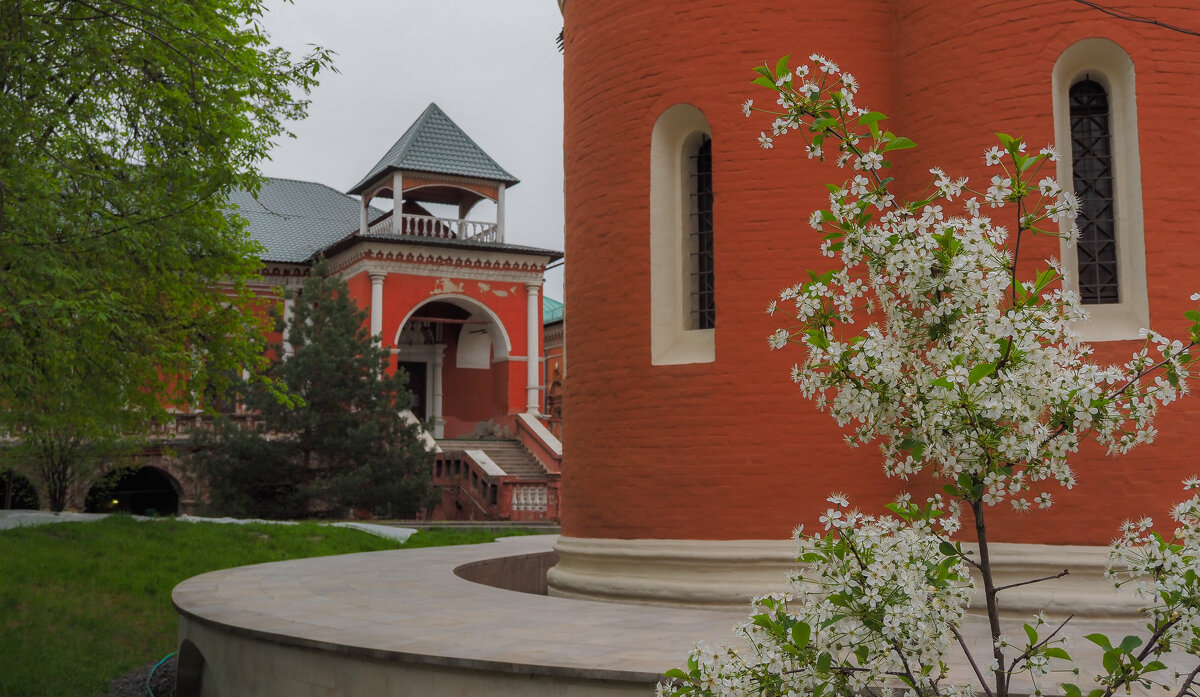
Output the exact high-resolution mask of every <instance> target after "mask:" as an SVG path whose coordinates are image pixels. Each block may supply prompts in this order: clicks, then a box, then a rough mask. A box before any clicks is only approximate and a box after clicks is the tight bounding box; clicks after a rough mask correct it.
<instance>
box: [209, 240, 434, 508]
mask: <svg viewBox="0 0 1200 697" xmlns="http://www.w3.org/2000/svg"><path fill="white" fill-rule="evenodd" d="M326 273H327V271H326V269H325V267H324V265H323V264H318V265H317V267H316V268H314V270H313V274H312V276H311V277H310V278H309V279H308V280H307V281H306V282H305V284H304V288H303V290H302V292H301V293H300V294H299V296H298V297H297V298H296V304H295V311H294V313H293V316H292V318H291V322H290V325H289V327H288V340H289V343H290V345H291V351H290V355H286V356H285V353H284V347H277V348H276V355H277V356H279V357H281V358H282V360H277V361H275V362H273V363H272V365H271V366H270V368H269V369H268V371H267V373H268V374H267V377H269V378H271V379H272V380H273V381H275V383H276V384H278V385H280V386H282V387H284V388H285V389H286V390H287V391H288V393H289V394H291V395H294V396H295V397H298V398H299V400H302V404H299V405H298V406H290V405H288V404H286V403H283V402H281V401H280V400H279V399H277V397H276V396H275V395H273V394H271V393H270V392H269V391H268V390H266V389H263V388H262V387H261V385H262V384H263V383H264V381H262V380H254V381H249V382H247V383H246V384H245V385H244V386H243V389H244V395H245V396H244V399H245V402H246V406H247V407H248V408H250V409H251V410H253V411H255V412H257V413H258V415H259V417H260V418H259V420H260V424H259V427H258V428H256V429H244V428H238V427H237V426H236V425H235V424H233V423H232V422H231V421H228V420H223V421H221V422H219V423H218V425H217V427H216V428H215V429H214V434H215V435H214V437H213V439H211V440H209V441H208V442H205V443H202V444H201V445H202V447H201V449H200V450H199V451H198V455H197V457H196V461H197V463H198V464H199V467H200V471H201V474H202V476H204V478H205V479H206V480H207V482H208V485H209V490H210V494H211V498H212V508H213V510H214V511H218V512H222V513H228V514H236V515H255V516H261V517H270V518H285V517H301V516H312V515H329V516H335V517H341V516H345V515H347V514H348V513H349V512H350V510H351V509H354V508H365V509H368V510H370V511H372V512H373V513H375V514H376V515H382V516H387V517H412V516H414V515H416V514H417V513H418V512H420V511H421V510H422V509H424V508H426V507H428V506H430V505H432V504H433V503H434V501H435V500H436V491H435V489H434V487H433V481H432V460H433V455H432V453H431V452H429V451H428V450H426V447H425V443H424V441H423V440H422V438H421V435H422V434H421V430H420V428H419V427H418V426H417V424H415V423H413V422H411V421H409V420H406V418H405V416H404V414H403V412H404V410H406V409H407V408H408V406H409V403H410V401H411V395H410V394H409V392H408V390H407V382H408V378H407V375H405V374H404V372H403V371H397V372H396V373H394V374H388V373H387V372H386V370H387V367H388V362H389V360H390V359H391V355H390V352H388V351H387V350H386V349H382V348H380V347H379V346H378V345H377V343H376V342H375V340H374V339H373V338H372V337H371V336H370V335H369V334H368V333H367V329H366V327H365V325H366V321H367V313H366V311H365V310H363V309H361V308H359V307H358V306H357V305H356V304H355V302H354V301H353V300H352V299H351V298H350V297H349V293H348V290H347V288H346V284H345V282H344V281H342V280H341V279H339V278H336V277H327V276H326ZM299 400H298V401H299Z"/></svg>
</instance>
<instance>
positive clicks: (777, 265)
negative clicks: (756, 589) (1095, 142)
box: [562, 0, 1200, 544]
mask: <svg viewBox="0 0 1200 697" xmlns="http://www.w3.org/2000/svg"><path fill="white" fill-rule="evenodd" d="M1122 9H1127V10H1130V11H1133V12H1135V13H1138V14H1143V15H1150V16H1153V17H1155V18H1156V19H1158V20H1160V21H1162V22H1165V23H1170V24H1176V25H1182V26H1190V27H1193V28H1200V16H1198V14H1197V13H1196V11H1195V10H1194V8H1193V7H1191V6H1190V5H1189V4H1188V3H1185V2H1182V1H1179V0H1177V1H1176V2H1173V3H1159V2H1148V1H1138V2H1126V3H1123V4H1122ZM564 19H565V40H566V47H565V51H564V60H565V64H564V96H565V139H564V147H565V176H566V182H565V190H566V230H567V238H566V254H567V256H568V257H569V258H572V259H576V260H587V262H586V263H582V262H579V263H575V264H573V265H572V268H571V272H570V273H569V274H568V275H567V277H566V304H567V306H568V307H570V308H571V318H572V325H571V326H572V332H571V371H570V374H569V377H568V380H567V390H568V391H569V392H570V394H571V399H570V400H567V401H566V402H565V405H564V408H565V417H564V418H565V421H566V422H567V423H569V424H570V429H571V438H570V439H569V441H568V442H566V443H565V453H564V464H563V472H564V475H563V485H562V486H563V496H564V498H565V500H567V501H569V505H568V506H567V507H565V508H564V511H563V533H564V534H565V535H568V536H574V537H609V538H677V539H747V538H783V537H786V536H787V535H788V534H789V532H790V531H791V530H792V528H793V527H794V526H795V525H796V524H798V523H806V524H808V525H809V526H810V527H811V526H813V525H815V524H816V523H817V521H816V518H817V516H818V514H819V512H820V511H822V510H824V508H825V497H826V496H828V495H829V493H830V492H832V491H846V492H847V493H849V494H850V495H851V496H852V499H853V501H854V503H855V504H856V505H858V506H859V507H861V508H863V509H865V510H869V511H876V510H879V509H880V506H881V505H882V504H883V503H885V502H887V501H889V500H891V499H892V498H893V497H894V496H895V495H896V494H897V493H899V492H900V491H901V490H903V489H904V488H905V484H904V483H903V482H900V481H897V480H889V479H886V478H885V477H884V476H883V474H882V468H881V466H880V458H879V456H878V453H877V451H876V450H874V449H873V448H871V447H864V448H860V449H851V448H849V447H847V446H846V445H844V444H843V442H842V439H841V433H840V432H839V430H838V429H837V427H836V424H835V423H834V422H833V421H832V419H830V418H829V416H828V415H825V414H820V413H818V412H817V411H816V410H815V409H814V408H813V407H812V406H811V405H810V404H809V403H808V402H807V401H805V400H804V399H802V398H801V397H800V395H799V394H798V393H797V392H796V391H795V389H794V388H793V386H792V385H791V382H790V380H789V379H788V374H789V369H790V367H791V365H792V364H793V363H794V362H796V361H798V360H800V358H801V355H800V353H799V352H798V351H799V349H794V350H792V351H780V352H770V351H768V349H767V343H766V337H767V335H768V334H770V333H771V332H772V331H773V330H774V329H776V325H777V322H776V320H773V319H771V318H769V317H768V316H767V315H766V314H765V312H764V309H765V307H766V304H767V302H768V301H770V300H771V299H773V298H775V297H777V295H778V292H779V290H780V289H781V288H783V287H784V286H787V285H790V284H792V283H795V282H798V281H800V280H801V279H802V278H803V277H804V272H805V270H807V269H810V268H813V269H825V268H828V267H829V266H830V262H829V261H828V260H826V259H823V258H821V257H820V255H819V253H818V251H817V245H818V243H819V239H818V238H817V237H816V235H815V234H814V233H813V232H812V231H811V229H810V228H809V227H808V225H807V217H808V214H809V212H810V211H811V210H813V209H814V208H818V207H821V206H822V205H823V204H824V197H825V194H824V191H825V189H824V184H825V183H826V182H827V181H841V179H842V178H843V177H844V174H845V173H844V172H839V171H838V170H836V169H835V168H834V167H833V166H832V165H831V164H826V165H824V166H822V165H818V164H815V163H812V162H810V161H808V160H807V159H806V158H805V156H804V153H803V143H802V141H800V140H799V139H798V138H786V137H785V138H780V139H777V141H776V147H775V148H774V149H773V150H770V151H766V150H762V149H761V148H759V147H758V144H757V142H756V138H757V136H758V134H759V131H761V130H764V129H765V130H768V131H769V119H768V118H766V117H764V116H762V115H758V116H756V118H754V119H750V120H748V119H746V118H745V117H744V116H743V115H742V113H741V111H740V109H739V106H740V104H741V103H742V102H743V101H744V100H745V99H747V98H753V99H755V101H756V103H757V104H758V105H764V104H765V105H768V106H769V105H770V104H771V103H772V102H773V99H772V98H771V97H770V93H769V92H767V91H765V90H762V89H761V88H757V87H754V86H752V85H750V84H749V83H750V80H751V79H752V78H753V74H752V73H751V72H750V70H751V68H753V67H754V66H756V65H761V64H763V63H764V62H770V63H771V64H772V65H773V64H774V61H775V60H776V59H777V58H778V57H779V56H780V55H782V54H785V53H792V54H793V55H795V56H807V55H808V54H810V53H813V52H816V53H821V54H823V55H825V56H828V57H830V58H832V59H833V60H835V61H837V62H838V63H839V64H840V65H841V67H842V68H843V69H844V70H847V71H849V72H851V73H853V74H854V75H855V76H856V77H857V78H858V80H859V82H860V84H861V85H862V91H861V93H860V97H859V99H858V101H859V103H860V104H863V105H867V106H869V107H870V108H872V109H875V110H878V111H883V112H885V113H887V114H888V115H889V116H890V117H891V121H889V122H888V126H889V127H890V128H891V130H894V131H896V132H897V133H900V134H902V135H906V136H909V137H911V138H912V139H913V140H915V141H916V142H917V144H918V148H917V149H916V150H913V151H906V152H904V153H902V154H901V155H899V156H897V157H894V158H893V161H894V162H895V163H896V164H897V169H896V174H897V175H898V176H899V177H900V180H901V182H902V185H901V186H902V190H903V191H905V192H909V190H910V189H911V188H912V187H913V186H914V184H913V183H912V182H921V183H922V184H923V182H924V180H925V178H926V177H927V174H926V172H927V170H928V168H929V167H931V166H933V165H935V164H936V165H939V166H942V167H944V168H945V169H946V170H947V171H948V172H950V173H951V174H955V175H957V174H965V175H969V176H971V177H972V179H973V180H974V181H975V182H979V181H980V180H981V178H982V179H983V180H984V181H986V177H985V170H984V168H983V161H982V157H981V156H982V153H983V152H984V150H986V149H987V148H988V147H990V146H991V145H993V144H994V143H995V141H994V136H993V135H992V134H993V132H995V131H1003V132H1006V133H1011V134H1015V135H1022V136H1024V137H1026V139H1027V140H1028V141H1029V142H1030V143H1031V144H1032V145H1033V146H1034V148H1035V149H1036V148H1037V147H1040V145H1041V144H1044V143H1052V142H1053V139H1054V124H1053V114H1052V92H1051V74H1052V71H1053V68H1054V64H1055V61H1056V60H1057V58H1058V57H1059V56H1060V55H1061V54H1062V52H1063V51H1064V50H1066V49H1067V48H1068V47H1069V46H1071V45H1073V44H1075V43H1076V42H1078V41H1080V40H1082V39H1085V38H1090V37H1106V38H1109V39H1111V40H1112V41H1114V42H1116V43H1117V44H1119V45H1120V46H1121V47H1122V48H1124V50H1125V51H1126V52H1128V53H1129V55H1130V56H1131V57H1132V59H1133V63H1134V68H1135V71H1136V90H1137V115H1138V133H1139V135H1138V144H1139V147H1140V152H1141V168H1142V182H1141V187H1142V197H1143V209H1144V210H1143V212H1144V217H1145V241H1146V268H1147V280H1148V292H1149V297H1150V312H1151V323H1152V326H1154V327H1155V328H1157V329H1159V330H1160V331H1164V332H1166V333H1169V334H1173V335H1182V334H1183V332H1184V330H1185V329H1186V326H1187V324H1186V323H1185V321H1184V320H1183V319H1182V313H1183V311H1184V310H1185V309H1186V308H1187V306H1188V305H1189V304H1190V303H1189V301H1188V296H1189V295H1190V294H1191V293H1192V292H1193V291H1195V290H1200V274H1197V273H1196V272H1195V269H1197V268H1200V242H1198V241H1197V240H1196V238H1195V235H1194V233H1193V231H1192V228H1193V227H1194V226H1195V221H1196V220H1198V219H1200V200H1198V198H1197V197H1196V196H1195V195H1194V188H1195V187H1194V185H1193V184H1191V183H1190V182H1189V181H1187V179H1186V177H1187V175H1188V174H1189V173H1190V171H1191V165H1193V163H1195V162H1197V161H1200V139H1197V138H1195V137H1194V136H1193V135H1191V128H1190V126H1189V124H1190V123H1191V122H1192V117H1193V115H1194V114H1195V113H1197V111H1198V110H1200V93H1198V92H1197V91H1196V90H1195V86H1196V85H1197V84H1200V81H1198V80H1197V77H1198V76H1200V43H1198V42H1196V41H1195V39H1194V38H1192V37H1187V36H1184V35H1182V34H1179V33H1176V32H1172V31H1169V30H1165V29H1163V28H1161V27H1155V26H1152V25H1147V24H1134V23H1130V22H1123V21H1120V20H1117V19H1114V18H1112V17H1108V16H1106V15H1104V14H1101V13H1099V12H1097V11H1096V10H1094V9H1091V8H1088V7H1086V6H1084V5H1081V4H1079V3H1075V2H1071V1H1070V0H1041V1H1038V2H1033V1H1030V0H1016V1H1011V0H1010V1H1007V2H992V1H984V0H963V1H961V2H926V1H922V0H891V1H886V2H884V1H879V0H847V1H845V2H838V3H819V4H818V3H794V2H783V1H779V2H751V3H747V2H728V1H722V0H710V1H703V0H693V1H690V2H666V1H663V2H654V3H645V2H637V1H635V0H611V1H609V2H603V3H589V2H576V1H575V0H568V2H566V3H565V6H564ZM793 64H795V61H793ZM678 103H687V104H691V105H693V106H695V107H697V108H698V109H700V110H701V111H702V112H703V113H704V115H705V116H706V117H707V119H708V122H709V124H710V126H711V130H712V139H713V183H714V189H715V203H714V218H715V229H716V232H715V268H716V276H715V286H716V306H717V326H716V332H715V354H716V358H715V360H714V361H713V362H711V363H700V364H684V365H658V366H655V365H651V359H650V326H649V318H650V316H651V312H650V306H649V302H650V268H649V239H650V232H649V219H650V213H649V188H650V182H649V173H650V161H649V158H650V137H651V131H652V129H653V127H654V124H655V121H656V120H657V118H658V117H659V116H660V115H661V114H662V113H663V112H664V110H666V109H667V108H668V107H670V106H671V105H674V104H678ZM987 176H990V173H988V175H987ZM904 187H908V188H904ZM1058 254H1059V251H1058V243H1057V241H1056V240H1046V239H1043V240H1039V241H1038V242H1037V243H1035V244H1031V245H1027V246H1025V247H1023V249H1022V254H1021V258H1022V263H1026V264H1027V265H1029V264H1032V263H1035V262H1038V261H1039V260H1041V259H1044V258H1046V257H1049V256H1058ZM1137 347H1138V345H1137V344H1136V343H1135V342H1108V343H1102V344H1098V345H1097V346H1096V358H1097V360H1099V361H1103V362H1112V361H1122V362H1123V361H1124V360H1126V359H1127V357H1128V355H1129V354H1130V353H1131V352H1132V351H1133V350H1135V349H1136V348H1137ZM1198 418H1200V401H1197V400H1196V399H1195V398H1185V400H1184V401H1182V402H1181V403H1177V404H1173V405H1170V406H1169V407H1167V408H1166V409H1164V411H1163V413H1162V415H1161V416H1160V419H1159V423H1158V425H1159V430H1160V435H1159V438H1158V441H1157V442H1156V443H1155V444H1153V445H1151V446H1144V447H1141V448H1139V449H1137V450H1135V451H1134V452H1133V453H1132V454H1130V455H1129V456H1126V457H1123V458H1120V459H1112V458H1109V457H1107V456H1106V455H1105V454H1104V453H1103V452H1102V451H1100V450H1099V449H1097V448H1095V447H1090V446H1088V447H1085V448H1084V449H1083V451H1082V452H1081V453H1079V456H1078V457H1077V458H1076V459H1075V461H1074V462H1075V467H1076V470H1077V474H1078V480H1079V483H1078V485H1077V486H1076V487H1075V489H1074V490H1073V491H1065V490H1061V489H1057V488H1055V489H1053V490H1052V492H1053V493H1054V494H1055V498H1056V501H1057V503H1056V505H1055V507H1054V508H1053V509H1052V510H1051V511H1049V512H1035V513H1029V514H1019V515H1018V514H1014V513H1012V512H1011V511H1007V510H1002V509H1000V508H996V509H994V513H991V512H989V515H993V516H994V517H995V518H999V519H1000V520H1001V522H1002V524H1001V525H998V526H996V529H997V530H1001V533H1000V534H1001V537H1000V540H1001V541H1009V542H1040V543H1058V544H1102V543H1106V542H1107V541H1108V540H1109V539H1110V538H1111V537H1112V535H1113V534H1114V532H1115V526H1116V525H1117V524H1118V523H1119V522H1120V521H1121V520H1122V519H1124V518H1127V517H1137V516H1141V515H1145V514H1150V515H1156V516H1160V517H1161V516H1162V515H1163V514H1164V513H1165V511H1166V510H1168V508H1169V506H1170V505H1171V503H1172V502H1174V501H1175V500H1178V498H1179V496H1178V495H1179V494H1181V492H1180V490H1179V481H1180V480H1181V479H1182V478H1183V477H1184V476H1187V475H1190V474H1193V473H1195V472H1198V471H1200V462H1198V459H1197V456H1196V455H1195V453H1194V447H1193V445H1192V438H1191V431H1192V430H1193V429H1194V426H1192V424H1195V423H1197V419H1198ZM909 489H910V490H912V491H913V492H914V494H916V495H925V494H927V493H930V492H931V491H932V490H933V486H932V485H931V484H929V483H928V482H914V483H912V484H911V486H909Z"/></svg>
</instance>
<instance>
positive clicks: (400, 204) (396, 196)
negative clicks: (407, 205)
mask: <svg viewBox="0 0 1200 697" xmlns="http://www.w3.org/2000/svg"><path fill="white" fill-rule="evenodd" d="M403 219H404V175H402V174H400V172H399V171H396V172H392V232H393V233H394V234H397V235H399V234H403V233H404V225H403Z"/></svg>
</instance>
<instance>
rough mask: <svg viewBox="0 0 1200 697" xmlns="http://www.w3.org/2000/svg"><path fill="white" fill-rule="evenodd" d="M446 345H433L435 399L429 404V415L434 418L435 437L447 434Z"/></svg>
mask: <svg viewBox="0 0 1200 697" xmlns="http://www.w3.org/2000/svg"><path fill="white" fill-rule="evenodd" d="M445 352H446V345H445V344H435V345H434V347H433V399H431V400H430V404H429V415H430V417H431V418H432V419H433V437H434V438H444V437H445V436H446V420H445V419H443V418H442V365H443V364H444V363H445V360H444V358H445V356H444V354H445Z"/></svg>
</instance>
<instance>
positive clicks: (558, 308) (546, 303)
mask: <svg viewBox="0 0 1200 697" xmlns="http://www.w3.org/2000/svg"><path fill="white" fill-rule="evenodd" d="M563 309H564V308H563V304H562V303H560V302H559V301H557V300H555V299H554V298H551V297H550V296H548V295H542V324H550V323H551V322H561V321H562V318H563Z"/></svg>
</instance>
